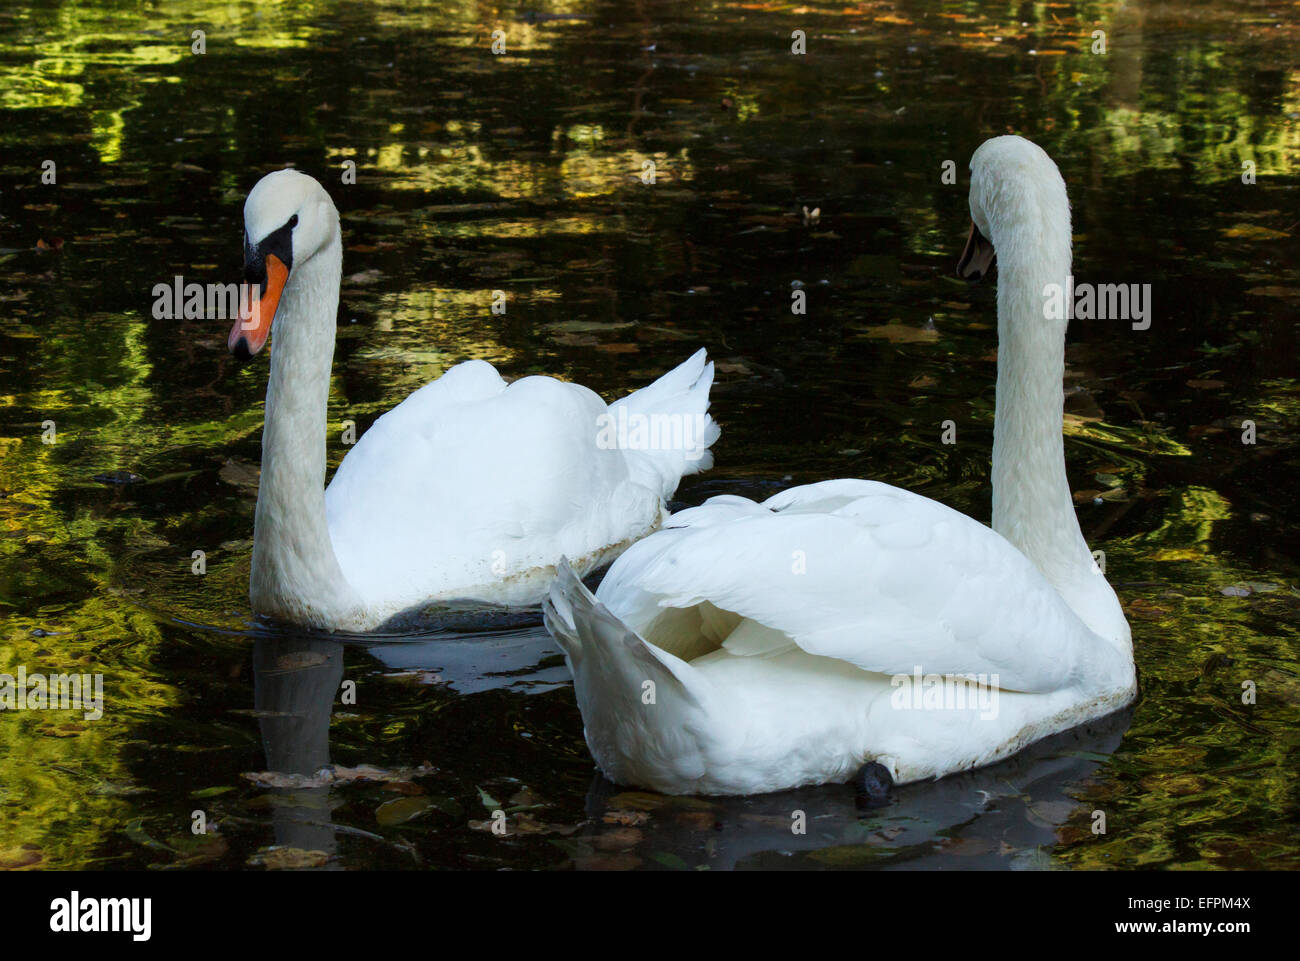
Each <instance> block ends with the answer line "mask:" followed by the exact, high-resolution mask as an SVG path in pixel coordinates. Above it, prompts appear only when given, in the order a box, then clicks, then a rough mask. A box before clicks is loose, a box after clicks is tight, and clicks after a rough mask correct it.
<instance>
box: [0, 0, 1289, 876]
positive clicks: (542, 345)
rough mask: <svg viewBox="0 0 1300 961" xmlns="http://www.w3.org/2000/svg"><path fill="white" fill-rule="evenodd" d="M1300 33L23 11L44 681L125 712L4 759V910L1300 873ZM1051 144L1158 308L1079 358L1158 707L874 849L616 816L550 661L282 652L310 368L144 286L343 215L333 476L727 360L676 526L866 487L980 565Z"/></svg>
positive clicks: (53, 716)
mask: <svg viewBox="0 0 1300 961" xmlns="http://www.w3.org/2000/svg"><path fill="white" fill-rule="evenodd" d="M200 29H201V30H203V31H205V38H206V41H205V42H206V50H207V52H206V53H205V54H202V55H195V54H193V53H191V49H190V44H191V43H192V31H194V30H200ZM495 29H501V30H504V32H505V36H506V40H507V49H508V52H507V54H506V55H505V56H503V57H493V56H492V55H491V54H490V52H489V51H488V47H489V44H490V34H491V32H492V31H493V30H495ZM1098 29H1100V30H1104V31H1105V32H1106V38H1107V52H1106V53H1105V54H1104V55H1103V54H1094V53H1092V52H1091V51H1090V49H1089V48H1090V46H1091V44H1092V42H1093V41H1092V39H1091V34H1092V32H1093V31H1094V30H1098ZM794 30H803V31H805V33H806V36H807V38H808V41H807V42H808V53H807V54H806V55H805V56H794V55H792V54H791V52H790V45H791V34H792V31H794ZM1298 40H1300V23H1298V22H1297V16H1296V8H1295V7H1294V5H1291V4H1287V3H1281V2H1269V0H1263V2H1252V3H1229V2H1215V3H1204V2H1171V3H1156V4H1141V5H1136V4H1120V3H1116V2H1110V0H1101V2H1089V3H1043V4H994V3H981V2H965V3H957V2H939V0H900V2H892V3H891V2H884V0H881V2H869V3H861V4H839V3H815V4H803V5H793V4H782V3H748V2H746V3H724V2H710V0H704V2H698V3H674V2H654V0H636V2H625V0H615V2H587V0H570V2H550V3H538V4H532V3H529V4H517V5H508V6H506V7H502V8H500V9H499V10H497V9H496V8H491V7H484V6H480V5H477V4H468V3H454V2H443V0H434V2H428V3H383V2H374V3H367V2H307V3H295V4H287V3H286V4H265V3H252V2H248V3H226V2H222V3H215V2H174V3H168V4H165V5H157V6H156V7H154V8H149V9H147V10H145V9H143V8H140V7H139V6H138V5H137V4H134V3H128V2H99V3H78V4H71V3H63V4H60V3H49V4H42V5H40V6H39V8H36V9H30V10H28V9H23V8H21V7H14V6H9V7H7V8H5V9H4V10H3V11H0V120H2V121H3V122H2V123H0V148H2V150H0V177H2V181H0V261H2V262H3V267H4V272H5V275H6V282H5V284H4V286H3V289H2V290H0V302H3V307H2V309H0V395H2V398H0V399H2V400H3V404H2V406H0V532H2V533H3V536H0V671H9V670H16V668H17V666H19V665H22V666H24V667H25V668H26V670H27V671H29V672H37V671H44V672H48V673H59V672H63V671H73V670H77V671H85V672H99V673H102V674H103V675H104V678H105V697H106V710H105V714H104V717H103V718H102V719H101V720H98V721H87V720H84V719H83V718H82V717H81V715H80V714H79V713H76V712H62V711H60V712H26V713H14V714H5V715H2V716H0V867H11V868H41V867H50V868H139V867H155V868H160V869H172V868H211V867H221V868H240V867H244V866H249V867H254V868H259V869H260V868H276V867H286V866H299V865H308V866H319V867H324V868H327V869H355V868H369V867H393V868H434V867H452V868H467V867H470V868H486V869H496V868H506V867H509V868H531V867H541V868H572V867H576V868H580V869H587V868H637V867H639V868H651V869H706V868H713V869H719V868H730V867H742V868H783V867H822V868H839V867H867V866H877V867H885V868H894V867H946V868H954V867H967V866H971V867H976V866H977V867H1007V868H1075V867H1078V868H1096V867H1124V868H1132V867H1180V868H1207V867H1222V868H1260V867H1288V866H1289V867H1294V866H1296V865H1297V861H1298V860H1300V842H1297V830H1296V829H1297V824H1298V823H1300V801H1298V800H1297V783H1298V782H1297V777H1296V771H1297V766H1298V762H1300V733H1298V731H1300V727H1298V724H1297V722H1298V721H1300V677H1298V676H1297V668H1296V654H1297V645H1298V642H1297V617H1298V614H1300V593H1298V592H1297V590H1296V585H1297V583H1300V580H1298V579H1297V570H1298V567H1300V538H1297V533H1298V532H1300V502H1298V501H1297V498H1296V484H1295V477H1296V476H1297V473H1298V472H1300V447H1298V446H1297V441H1298V435H1297V426H1296V425H1297V415H1298V414H1300V381H1297V376H1296V362H1295V357H1296V350H1297V343H1296V340H1297V324H1296V321H1297V304H1298V302H1300V249H1298V248H1297V240H1296V237H1297V231H1298V230H1300V202H1298V201H1300V68H1298V67H1297V65H1296V62H1295V50H1296V49H1297V41H1298ZM1005 132H1015V133H1020V134H1023V135H1025V136H1028V137H1030V138H1032V139H1034V140H1035V141H1037V142H1038V143H1040V144H1041V145H1042V146H1044V147H1045V148H1046V149H1047V150H1048V151H1049V153H1051V154H1052V156H1053V157H1054V158H1055V159H1056V161H1057V162H1058V164H1059V166H1060V168H1061V171H1062V173H1063V175H1064V177H1065V179H1066V182H1067V184H1068V185H1069V188H1070V191H1071V198H1072V202H1073V207H1074V225H1075V254H1076V261H1075V274H1076V275H1077V276H1078V277H1079V278H1080V279H1081V280H1089V279H1091V280H1093V281H1094V282H1099V283H1150V284H1151V285H1152V289H1153V298H1154V313H1153V317H1152V323H1151V326H1150V328H1149V329H1147V330H1144V331H1135V330H1132V329H1131V326H1130V325H1129V324H1128V323H1126V322H1122V321H1091V322H1077V323H1075V324H1073V325H1072V327H1071V330H1070V334H1069V346H1068V353H1067V373H1066V387H1067V391H1068V400H1067V411H1068V417H1067V424H1066V431H1067V444H1066V453H1067V459H1068V466H1069V472H1070V480H1071V485H1072V487H1073V489H1074V490H1075V491H1076V492H1077V500H1078V504H1079V514H1080V519H1081V522H1082V525H1083V528H1084V531H1085V534H1086V535H1087V537H1088V539H1089V541H1090V543H1091V544H1092V545H1093V547H1094V548H1098V549H1102V550H1104V551H1105V552H1106V559H1107V573H1108V576H1109V577H1110V579H1111V581H1112V583H1114V584H1115V585H1116V587H1117V590H1118V592H1119V594H1120V596H1121V598H1122V600H1123V601H1124V603H1125V606H1126V610H1127V612H1128V615H1129V618H1130V622H1131V623H1132V626H1133V633H1134V642H1135V647H1136V657H1137V661H1138V667H1139V671H1140V679H1141V689H1142V693H1141V698H1140V700H1139V701H1138V703H1137V704H1136V705H1135V706H1134V708H1133V709H1132V711H1131V712H1126V713H1125V714H1124V715H1121V716H1119V717H1118V718H1113V719H1110V720H1108V721H1107V722H1106V723H1104V724H1099V725H1095V726H1093V727H1091V728H1089V729H1085V730H1082V731H1077V732H1073V733H1072V734H1071V735H1069V736H1068V737H1066V738H1063V739H1057V740H1054V741H1053V742H1051V743H1047V744H1044V745H1041V746H1040V747H1038V748H1036V749H1035V750H1034V751H1032V752H1027V753H1026V754H1024V755H1022V756H1020V757H1018V758H1016V759H1014V760H1012V761H1010V762H1007V763H1005V764H1003V765H999V766H997V767H995V768H990V769H987V770H985V771H980V772H975V773H972V774H968V775H964V776H961V777H954V778H949V779H946V780H944V781H942V782H939V783H937V784H925V785H915V786H911V787H908V788H905V789H902V790H900V791H898V792H897V796H896V799H895V803H894V804H892V805H890V806H888V807H885V808H882V809H878V810H867V811H863V810H859V809H858V808H857V807H855V804H854V799H853V796H852V792H851V791H850V790H849V789H848V788H846V787H843V786H826V787H823V788H817V789H810V790H803V791H796V792H789V793H787V794H780V795H772V796H768V797H762V798H749V799H735V800H728V801H717V800H692V799H666V798H662V797H658V796H655V795H648V794H645V793H642V792H632V791H625V790H620V789H618V788H616V787H614V786H612V785H609V784H608V783H606V782H604V781H603V780H602V779H600V778H599V777H596V776H595V771H594V767H593V765H592V762H591V760H590V757H589V755H588V753H587V750H586V747H585V745H584V743H583V740H582V723H581V718H580V716H579V713H578V711H577V708H576V706H575V703H574V698H573V692H572V688H571V685H570V682H569V679H568V674H567V670H566V669H565V667H564V664H563V660H562V658H560V657H559V655H558V653H557V651H556V648H555V646H554V645H553V644H552V642H551V641H550V639H549V638H548V637H547V635H546V634H545V632H544V631H543V630H541V628H540V627H539V626H538V625H537V624H536V623H535V622H534V623H531V624H529V623H523V624H520V623H511V622H508V621H502V620H500V619H484V618H474V617H468V616H467V617H465V618H463V619H462V623H459V624H453V625H451V626H450V627H449V628H447V629H446V630H443V631H441V632H433V633H429V634H426V635H424V636H421V637H416V638H408V639H404V640H402V641H400V642H393V643H380V644H357V643H340V642H339V641H338V640H337V639H331V638H328V637H321V636H312V635H297V634H290V633H286V632H276V631H273V630H268V629H266V628H265V627H264V626H259V625H257V624H256V623H255V622H254V621H253V620H252V618H251V616H250V613H249V610H248V601H247V597H246V585H247V577H248V558H249V551H250V547H251V543H250V538H251V536H252V524H253V505H254V497H255V484H256V464H257V460H258V456H259V443H260V430H261V422H262V397H263V393H264V390H265V385H266V373H267V369H266V361H265V359H264V358H260V357H259V358H258V359H257V360H256V361H255V362H253V363H251V364H248V365H246V366H240V365H238V364H237V363H236V362H235V361H234V360H233V358H231V357H230V356H229V354H228V353H227V352H226V350H225V333H226V328H227V326H228V325H226V324H220V323H216V324H214V323H213V322H211V321H203V320H197V319H192V320H155V319H154V318H153V317H152V315H151V311H150V307H151V305H152V297H151V294H150V292H151V290H152V287H153V285H154V284H156V283H165V282H168V281H170V279H171V278H172V277H173V276H174V275H176V274H182V275H184V276H185V277H186V278H187V279H188V278H193V279H195V280H198V281H200V282H207V281H213V282H224V281H229V280H234V279H237V278H238V275H239V267H240V256H241V230H242V226H241V208H242V202H243V196H244V194H245V193H246V192H247V190H248V189H249V188H250V187H251V186H252V184H253V183H255V182H256V180H257V179H258V178H259V177H260V176H261V175H262V174H263V173H265V172H267V171H268V170H271V169H274V168H276V167H279V166H282V165H284V164H286V163H292V164H295V165H297V166H299V167H300V168H302V169H304V170H306V171H308V172H310V173H313V174H315V175H316V176H317V177H319V178H321V179H322V181H324V182H326V183H327V184H329V185H330V189H331V192H332V194H333V196H334V198H335V201H336V203H337V205H338V207H339V209H340V211H341V214H342V220H343V230H344V243H345V263H344V274H345V281H344V289H343V296H342V302H341V306H340V317H339V340H338V349H337V352H336V358H335V366H334V379H333V384H332V390H331V401H330V412H329V417H330V460H331V464H337V463H338V461H339V460H340V459H341V458H342V456H343V454H344V452H345V450H346V448H345V446H344V445H343V444H342V443H340V442H339V438H340V437H341V435H342V431H343V428H344V423H345V422H346V421H353V422H355V424H356V428H357V430H358V432H361V431H364V429H365V428H366V427H367V426H368V425H369V424H370V423H371V422H372V421H373V420H374V418H375V417H376V416H378V415H379V414H380V413H382V412H383V411H384V410H386V409H387V408H389V407H390V406H392V405H393V404H395V403H397V402H399V401H400V400H401V399H402V398H403V397H404V396H405V395H406V394H407V393H408V392H409V391H410V390H412V389H413V388H415V387H417V386H419V385H420V384H422V383H424V382H426V381H427V380H429V379H430V378H433V377H436V376H438V375H439V374H441V373H442V372H443V371H445V370H446V369H447V368H448V367H449V366H450V365H452V364H454V363H456V362H459V361H461V360H465V359H468V358H475V357H477V358H482V359H485V360H489V361H491V362H493V363H494V364H496V365H498V367H499V368H500V369H501V370H502V372H503V373H504V374H505V375H506V376H508V377H511V378H513V377H518V376H522V375H525V374H529V373H537V372H542V373H548V374H554V375H558V376H562V377H565V378H569V379H573V380H576V381H579V382H581V383H584V384H587V385H589V386H590V387H592V388H593V389H595V390H596V391H598V392H599V393H601V394H602V396H604V397H606V398H607V399H613V398H614V397H617V396H619V395H621V394H622V393H625V392H626V391H628V390H629V389H631V388H633V387H638V386H641V385H643V384H645V383H647V382H648V381H650V380H651V379H653V378H654V377H656V376H658V375H659V374H660V373H662V372H663V371H665V370H667V369H668V368H669V367H671V366H673V365H675V364H676V363H678V362H680V361H681V360H682V359H684V358H685V357H687V356H688V355H689V354H690V353H691V352H692V351H693V350H694V349H695V348H696V347H698V346H707V347H708V348H709V350H710V352H711V354H712V356H713V357H714V359H715V361H716V363H717V374H718V377H717V385H716V388H715V392H714V406H713V413H714V415H715V417H716V418H717V419H718V420H719V422H720V423H721V424H722V425H723V436H722V439H721V441H720V442H719V443H718V444H717V445H716V448H715V451H716V455H717V466H716V467H715V469H714V470H713V471H711V472H710V473H708V474H705V475H702V476H699V477H693V478H689V479H687V480H686V481H685V482H684V483H683V484H682V487H681V489H680V490H679V492H678V495H677V496H678V501H679V504H680V505H689V504H695V503H698V502H700V501H701V500H703V499H704V498H706V497H708V496H710V495H712V494H715V493H722V492H734V493H741V494H746V495H750V496H754V497H761V496H766V495H767V494H769V493H772V492H775V491H777V490H780V489H782V488H783V487H785V486H788V485H791V484H801V483H809V482H815V481H818V480H822V479H826V478H831V477H840V476H855V477H870V478H874V479H878V480H882V481H886V482H889V483H894V484H899V485H902V486H906V487H909V488H911V489H914V490H917V491H919V492H921V493H924V494H927V495H930V496H934V497H937V498H939V499H941V500H943V501H944V502H945V503H947V504H950V505H952V506H953V507H955V508H958V509H960V510H963V511H966V512H968V513H970V514H972V515H973V516H975V517H978V518H980V519H984V520H987V517H988V512H989V487H988V468H989V452H990V447H991V442H992V417H993V384H994V374H995V364H994V360H995V356H994V349H995V340H994V333H995V332H994V329H993V324H994V292H993V287H992V285H985V286H980V287H967V286H965V285H964V284H960V283H958V282H957V281H956V280H955V279H954V278H953V277H952V276H951V274H952V267H953V264H954V262H955V258H956V256H957V255H958V253H959V252H960V249H961V245H962V243H963V241H964V239H965V230H966V226H967V223H968V218H967V212H966V194H965V189H966V185H967V178H966V177H965V175H964V171H965V167H966V163H967V161H968V158H969V156H970V153H971V152H972V150H973V149H974V148H975V147H976V146H977V145H978V144H979V143H980V142H981V141H982V140H983V139H985V138H986V137H988V136H991V135H995V134H999V133H1005ZM46 160H53V161H55V163H56V165H57V167H56V169H57V184H56V185H46V184H42V183H41V180H40V172H41V169H42V163H43V161H46ZM349 160H351V161H354V162H355V163H356V169H357V178H356V183H355V184H354V185H344V184H342V183H341V181H340V175H341V171H342V165H343V164H344V163H345V162H346V161H349ZM647 161H653V163H654V165H655V169H656V182H655V184H654V185H653V186H648V185H646V184H644V183H643V182H642V180H641V177H640V174H641V172H642V170H643V169H644V165H645V163H646V162H647ZM945 161H952V162H953V163H954V164H955V166H956V169H957V171H958V176H957V179H956V183H955V184H947V183H944V182H943V178H942V173H943V165H944V163H945ZM1246 161H1250V162H1253V163H1254V164H1255V169H1256V181H1257V182H1256V183H1254V184H1250V185H1247V184H1243V183H1242V179H1241V174H1242V170H1243V167H1242V164H1243V162H1246ZM805 208H806V210H807V213H805ZM814 211H816V212H817V213H816V215H814ZM799 287H802V288H803V289H804V290H805V291H806V293H807V298H808V313H807V314H806V315H805V316H796V315H792V314H791V310H790V304H791V291H792V290H793V289H797V288H799ZM494 290H504V291H506V292H507V293H508V295H509V308H508V312H507V314H506V315H505V316H494V315H492V314H491V312H490V303H491V299H492V292H493V291H494ZM946 420H951V421H953V422H954V424H955V425H956V429H957V443H956V444H955V445H944V444H942V443H941V442H940V437H941V431H942V427H941V425H942V423H943V422H944V421H946ZM1246 420H1249V421H1252V422H1253V423H1254V424H1255V425H1256V443H1254V444H1253V445H1249V444H1244V443H1243V442H1242V435H1243V428H1242V423H1243V421H1246ZM48 421H53V422H54V425H55V431H56V442H55V443H54V444H45V443H42V432H43V426H42V425H43V424H45V423H46V422H48ZM520 467H521V469H527V465H526V464H521V465H520ZM430 549H431V550H434V549H436V545H430ZM196 550H202V551H204V552H205V555H206V561H207V568H206V573H205V574H203V575H196V574H194V573H192V565H193V563H194V562H193V560H192V555H193V552H194V551H196ZM345 681H348V682H353V683H354V684H355V690H356V698H355V701H356V702H355V704H351V703H347V704H345V703H343V702H342V701H341V699H340V694H339V689H340V685H341V684H343V682H345ZM1246 682H1253V684H1254V686H1255V689H1256V691H1257V703H1255V704H1253V705H1247V704H1243V703H1242V688H1243V683H1246ZM322 769H325V773H324V774H321V773H319V772H320V771H321V770H322ZM498 808H500V809H504V810H507V811H508V812H510V818H511V824H512V825H513V833H512V836H510V837H507V838H500V837H497V836H495V835H493V834H492V833H491V831H490V826H491V825H490V812H491V811H492V810H495V809H498ZM195 811H203V812H204V816H205V817H206V818H207V819H208V821H209V823H211V824H214V825H216V826H217V830H216V831H214V832H213V833H209V834H208V835H206V836H202V837H195V836H194V835H193V834H192V833H191V831H190V826H191V823H192V818H193V816H194V814H193V812H195ZM796 811H802V812H803V813H804V815H805V817H806V821H807V826H808V828H807V833H806V834H804V835H795V834H793V833H792V832H791V830H790V824H791V821H792V817H793V812H796ZM1095 811H1102V812H1104V814H1105V816H1106V825H1107V830H1106V833H1105V834H1095V833H1094V832H1093V830H1092V827H1093V824H1094V823H1095V819H1094V816H1093V812H1095Z"/></svg>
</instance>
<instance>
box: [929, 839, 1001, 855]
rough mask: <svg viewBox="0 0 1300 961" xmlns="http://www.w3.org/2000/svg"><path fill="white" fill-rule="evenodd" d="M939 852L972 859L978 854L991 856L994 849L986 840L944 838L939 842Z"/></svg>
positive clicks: (991, 843)
mask: <svg viewBox="0 0 1300 961" xmlns="http://www.w3.org/2000/svg"><path fill="white" fill-rule="evenodd" d="M939 850H940V851H941V852H943V853H944V854H955V855H957V856H958V857H973V856H975V855H979V854H992V853H993V852H994V851H995V850H997V849H996V847H995V846H994V844H993V842H992V841H990V840H988V839H987V838H944V839H943V840H942V841H940V842H939Z"/></svg>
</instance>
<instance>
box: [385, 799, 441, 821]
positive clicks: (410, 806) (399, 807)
mask: <svg viewBox="0 0 1300 961" xmlns="http://www.w3.org/2000/svg"><path fill="white" fill-rule="evenodd" d="M431 807H433V802H432V801H430V800H429V799H428V798H427V797H403V798H397V799H396V800H394V801H385V802H384V803H383V804H381V805H379V807H377V808H375V820H376V821H378V822H379V823H380V824H382V825H384V826H385V827H391V826H392V825H394V824H405V823H406V822H407V821H412V820H414V819H415V818H418V817H419V816H420V815H421V814H423V813H424V812H425V811H427V810H429V808H431Z"/></svg>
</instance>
